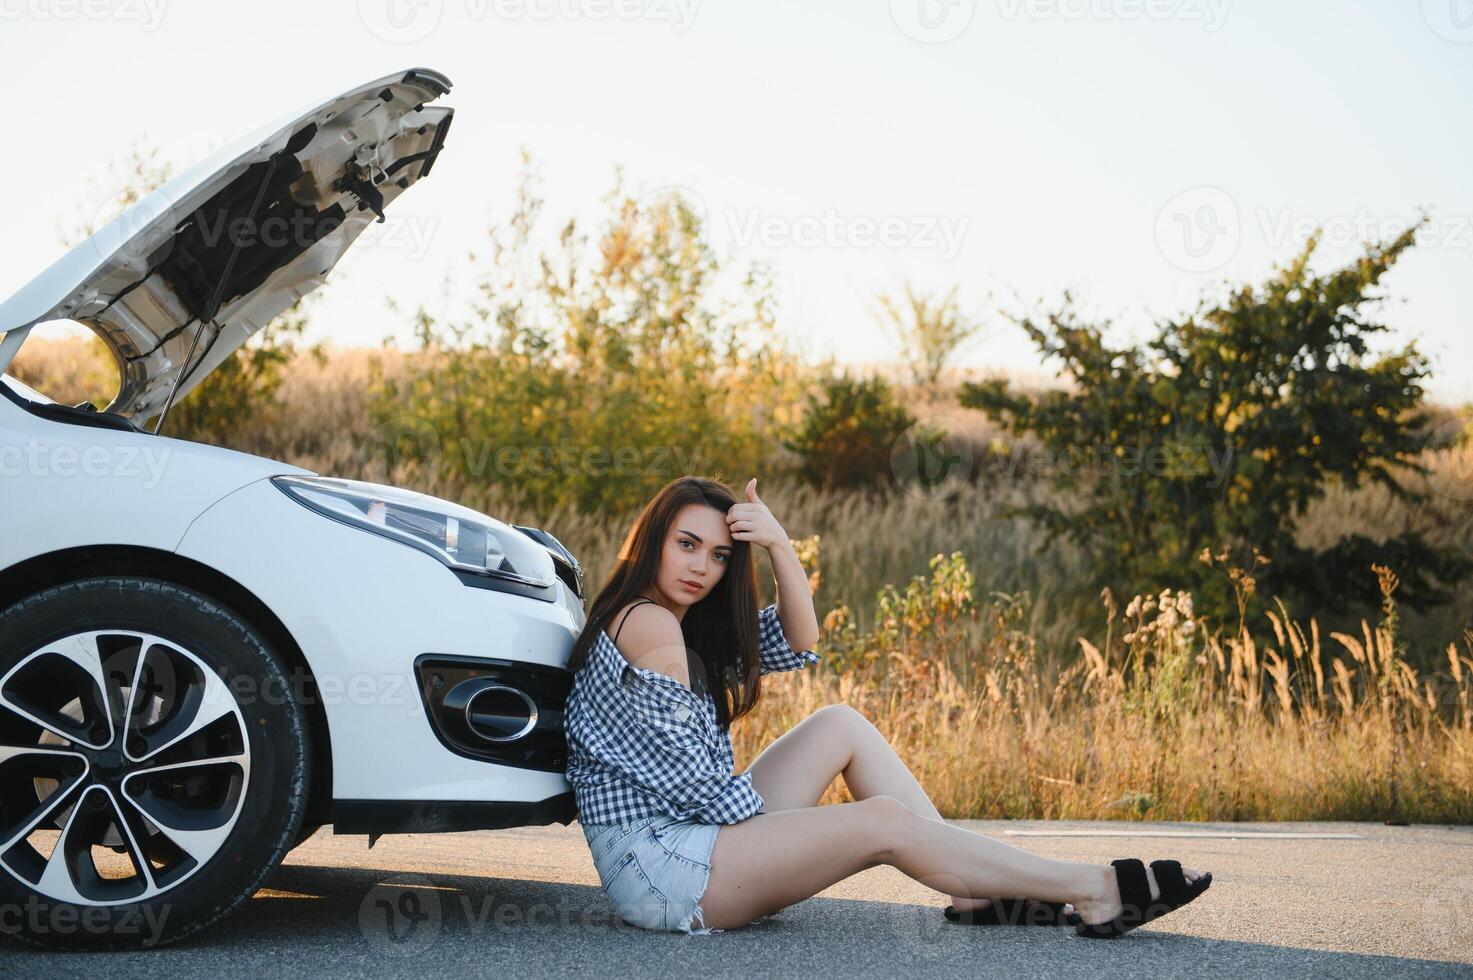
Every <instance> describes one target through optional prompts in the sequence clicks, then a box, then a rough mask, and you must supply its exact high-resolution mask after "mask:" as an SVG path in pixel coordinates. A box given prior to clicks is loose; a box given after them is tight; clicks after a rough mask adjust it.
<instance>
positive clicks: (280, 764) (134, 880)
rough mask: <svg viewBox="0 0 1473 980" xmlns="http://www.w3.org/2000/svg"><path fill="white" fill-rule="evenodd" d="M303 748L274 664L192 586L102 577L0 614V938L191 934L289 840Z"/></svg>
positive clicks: (78, 941)
mask: <svg viewBox="0 0 1473 980" xmlns="http://www.w3.org/2000/svg"><path fill="white" fill-rule="evenodd" d="M310 758H311V753H310V745H309V735H308V728H307V724H306V720H305V718H304V713H303V710H302V707H301V705H300V703H299V702H298V700H297V698H296V697H295V696H294V694H293V688H292V686H291V684H290V683H289V680H288V674H287V670H286V668H285V666H284V664H283V662H282V660H281V659H280V657H279V656H278V655H277V654H276V653H275V652H274V651H273V650H272V648H271V646H270V644H269V643H267V641H266V640H265V639H264V638H263V637H262V635H261V634H260V633H259V632H257V631H256V630H255V629H254V628H253V627H252V626H251V625H250V624H249V623H248V622H247V621H246V620H244V619H243V618H242V617H241V616H240V615H238V614H237V613H235V612H234V611H233V610H231V609H230V608H228V607H227V606H225V605H224V604H222V603H220V602H218V601H216V600H214V599H211V598H210V597H208V596H205V595H202V594H201V593H199V592H196V591H193V590H191V589H188V588H184V587H182V586H179V585H176V584H173V583H170V582H165V581H159V580H156V579H149V578H137V577H130V576H108V577H104V578H91V579H86V580H81V581H75V582H71V583H68V584H65V585H59V586H56V587H54V588H50V589H47V590H45V591H44V592H41V593H39V594H37V595H33V596H31V597H30V598H28V599H25V600H23V601H21V602H19V603H16V604H15V605H13V606H11V607H10V608H8V609H6V610H4V611H3V612H0V934H3V935H8V936H11V937H13V938H15V939H18V940H20V941H22V942H25V943H30V944H34V945H39V946H48V947H56V948H68V949H136V948H150V947H154V946H161V945H165V944H168V943H172V942H175V941H177V940H179V939H182V938H184V937H186V936H189V935H192V934H194V933H197V932H199V931H200V930H202V929H204V928H206V927H207V926H209V925H211V924H212V923H214V922H215V921H217V920H218V919H220V918H221V917H222V916H224V915H225V914H226V913H228V912H230V911H231V910H232V909H234V908H235V907H236V906H238V905H240V904H241V903H242V902H243V901H244V900H245V899H246V898H248V897H249V896H250V895H251V894H253V893H254V892H255V891H256V889H257V888H258V887H259V886H260V884H261V882H262V880H263V879H264V878H265V877H266V875H268V874H269V873H270V872H271V871H272V870H273V869H274V868H276V866H277V865H278V864H279V863H280V862H281V859H282V857H283V856H284V855H285V854H286V852H287V850H288V849H289V846H290V845H291V844H292V843H293V842H294V841H296V840H297V839H298V833H299V831H300V830H301V827H302V820H303V814H304V812H305V811H306V806H307V800H308V790H309V787H310V785H311V779H310V776H311V773H310V771H309V766H310V761H309V760H310ZM48 843H49V845H50V849H49V851H48V850H47V845H48ZM140 863H141V864H142V866H140Z"/></svg>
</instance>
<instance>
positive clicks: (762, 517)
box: [726, 476, 791, 551]
mask: <svg viewBox="0 0 1473 980" xmlns="http://www.w3.org/2000/svg"><path fill="white" fill-rule="evenodd" d="M726 524H727V527H728V528H730V530H731V536H732V537H733V538H735V539H736V540H738V541H750V542H752V543H753V544H760V545H761V546H762V547H764V548H766V549H768V550H769V551H771V550H772V549H773V548H775V547H779V546H782V545H791V542H790V541H789V540H788V532H787V531H784V530H783V528H782V525H781V524H779V523H778V522H777V518H776V517H773V516H772V511H770V510H768V509H767V505H766V504H764V503H763V502H762V499H761V498H760V497H758V496H757V478H756V477H755V476H754V477H752V479H751V480H749V481H748V482H747V500H746V502H745V503H736V504H732V505H731V509H730V510H728V511H727V512H726Z"/></svg>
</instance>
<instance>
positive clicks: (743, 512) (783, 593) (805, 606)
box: [726, 476, 818, 650]
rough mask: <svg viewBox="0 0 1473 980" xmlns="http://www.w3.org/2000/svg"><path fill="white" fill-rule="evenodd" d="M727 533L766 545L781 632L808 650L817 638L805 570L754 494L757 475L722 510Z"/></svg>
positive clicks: (796, 648) (802, 648)
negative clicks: (742, 495)
mask: <svg viewBox="0 0 1473 980" xmlns="http://www.w3.org/2000/svg"><path fill="white" fill-rule="evenodd" d="M726 522H727V525H728V526H729V527H730V528H731V536H732V537H733V538H735V539H737V540H739V541H750V542H752V543H753V544H759V545H761V546H762V547H764V548H766V549H767V556H768V558H769V559H771V561H772V577H773V580H774V581H775V582H776V584H777V615H778V618H779V619H780V620H781V621H782V626H783V635H784V636H785V637H786V638H787V641H788V644H789V645H790V646H792V648H793V649H794V650H811V649H813V646H814V644H816V643H817V642H818V614H817V613H816V612H814V609H813V596H812V594H810V593H809V591H808V573H807V572H805V571H803V563H802V562H800V561H798V553H797V552H796V551H795V550H793V542H792V541H790V540H788V532H787V531H784V530H783V528H782V525H781V524H779V523H778V522H777V518H775V517H773V516H772V511H770V510H768V508H767V505H766V504H764V503H763V502H762V500H761V499H760V498H759V497H758V496H757V478H756V477H755V476H754V477H752V479H751V480H750V481H748V483H747V502H746V503H738V504H733V505H732V507H731V510H729V511H728V512H727V514H726Z"/></svg>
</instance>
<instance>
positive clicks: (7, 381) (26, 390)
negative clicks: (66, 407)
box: [0, 374, 56, 405]
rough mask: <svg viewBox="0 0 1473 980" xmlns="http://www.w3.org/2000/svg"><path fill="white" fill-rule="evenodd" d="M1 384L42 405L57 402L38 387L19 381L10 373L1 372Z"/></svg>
mask: <svg viewBox="0 0 1473 980" xmlns="http://www.w3.org/2000/svg"><path fill="white" fill-rule="evenodd" d="M0 384H4V385H5V386H6V387H8V388H9V389H10V390H11V391H14V392H15V393H16V394H17V395H20V396H21V397H22V398H24V399H27V400H28V401H33V402H39V403H40V404H42V405H55V404H56V402H54V401H52V400H51V399H50V398H47V397H46V396H45V395H43V394H41V393H40V392H39V391H37V390H36V389H34V388H31V387H29V386H27V385H23V384H21V383H20V382H19V381H17V380H15V379H14V378H12V377H11V376H10V375H8V374H0Z"/></svg>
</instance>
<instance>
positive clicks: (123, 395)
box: [0, 68, 454, 421]
mask: <svg viewBox="0 0 1473 980" xmlns="http://www.w3.org/2000/svg"><path fill="white" fill-rule="evenodd" d="M449 90H450V80H449V79H447V78H445V77H444V76H443V75H440V74H438V73H437V72H433V71H429V70H426V69H422V68H416V69H412V70H409V71H405V72H400V73H398V74H395V75H391V76H389V77H387V78H381V79H378V80H377V81H373V82H368V83H367V84H364V85H361V86H359V87H357V88H355V89H353V90H351V91H349V92H345V93H343V94H341V95H338V96H336V97H335V98H332V99H329V100H327V101H325V102H320V103H314V104H312V105H311V106H309V107H308V108H306V109H303V110H300V111H298V112H294V113H291V114H290V115H288V116H286V117H284V118H282V119H280V120H277V121H276V122H273V123H271V124H270V125H267V126H264V127H262V128H261V129H259V130H257V131H256V132H254V133H252V134H250V135H249V136H247V137H245V138H243V139H241V140H240V141H238V142H236V143H234V144H232V145H230V146H228V147H226V148H225V149H223V150H220V151H219V152H218V153H216V154H214V155H213V156H211V157H210V158H209V159H206V160H204V161H202V162H201V163H199V164H197V165H195V166H194V167H192V168H191V169H189V170H187V171H185V172H184V173H182V174H180V175H179V176H178V177H175V178H174V179H172V180H170V181H169V182H168V183H166V184H165V185H164V186H162V187H160V188H159V189H158V190H157V191H155V192H153V193H152V194H150V195H148V196H147V197H145V198H143V199H142V200H140V201H139V202H138V203H136V204H134V205H133V206H132V207H130V208H129V209H128V210H127V211H125V212H123V214H121V215H120V216H119V217H118V218H117V219H115V220H114V221H112V222H111V223H109V224H108V225H106V226H104V227H103V228H102V229H100V230H99V231H97V232H96V233H95V234H94V235H92V237H90V238H88V239H87V240H86V241H84V242H82V243H81V244H79V245H77V246H76V247H75V248H73V249H72V250H71V251H69V252H68V253H67V254H66V255H64V256H62V257H61V259H60V260H58V261H57V262H56V263H55V264H54V265H52V266H51V267H50V268H49V269H47V270H46V271H45V272H43V273H41V274H40V275H39V276H37V277H36V278H35V279H33V280H31V281H30V282H29V283H27V284H26V285H25V286H24V287H22V288H21V289H20V290H19V291H18V292H16V293H15V294H14V295H13V296H11V297H10V298H9V299H7V300H5V302H4V303H0V331H4V332H5V336H4V339H3V340H0V371H3V370H4V369H5V367H7V366H8V364H9V362H10V360H11V358H12V357H13V356H14V354H15V351H16V350H17V349H19V346H20V344H21V342H22V341H23V340H24V338H25V335H26V333H27V332H28V331H29V330H30V328H31V327H32V326H34V325H35V324H37V323H43V322H46V321H48V320H60V319H70V320H75V321H77V322H79V323H84V324H86V325H87V326H89V327H91V328H92V329H93V330H94V331H96V333H97V335H98V336H99V337H101V338H102V339H103V341H104V342H105V343H106V344H107V346H108V347H109V348H110V349H111V350H112V352H113V355H114V356H115V358H116V359H117V362H118V368H119V371H120V372H121V374H122V383H121V385H120V388H119V391H118V396H117V398H116V399H115V400H114V401H113V403H112V404H111V405H109V406H108V408H107V410H108V411H111V412H116V413H118V414H121V415H125V416H129V417H131V418H133V419H134V420H135V421H142V420H143V419H147V418H151V417H153V416H155V415H157V414H158V413H159V412H160V411H161V410H163V408H164V406H165V403H166V402H167V401H168V400H169V398H170V392H171V389H173V388H174V386H175V382H176V381H177V382H178V388H177V391H176V392H174V394H173V397H174V398H175V400H177V399H179V398H182V397H183V396H184V395H185V394H187V393H188V392H189V391H190V389H192V388H193V387H194V386H195V385H198V384H199V383H200V381H201V380H202V379H203V378H204V377H205V376H206V375H207V374H209V373H210V372H211V371H212V370H214V369H215V368H216V367H218V366H219V365H220V364H221V363H222V362H223V361H224V360H225V359H226V358H228V357H229V356H230V355H231V354H232V353H233V352H234V351H235V350H236V349H237V348H238V347H240V345H242V344H244V343H245V342H246V341H247V340H248V339H249V338H250V337H251V335H252V334H254V333H256V332H257V331H259V330H260V329H262V328H263V327H265V326H266V325H267V324H268V323H270V322H271V320H272V319H273V318H274V317H276V316H277V315H278V314H280V313H281V312H282V311H284V310H286V309H287V308H289V307H290V306H291V305H292V304H293V303H295V302H296V301H297V300H299V299H301V298H302V297H303V296H305V295H307V294H308V293H310V292H311V291H312V290H314V289H316V288H317V286H318V285H320V284H321V283H322V281H323V279H324V278H326V276H327V273H328V271H329V270H331V269H332V267H333V266H335V265H336V264H337V262H338V260H339V259H340V258H342V256H343V253H344V252H346V251H347V249H348V246H349V245H351V244H352V243H353V241H354V239H356V238H357V237H358V235H359V234H360V233H362V231H363V229H364V228H366V227H367V226H368V224H369V222H371V221H375V220H381V218H382V215H383V212H384V209H385V208H386V207H388V206H389V205H390V204H391V203H393V201H394V200H395V199H396V198H397V197H398V196H399V195H400V194H401V193H403V191H404V189H405V188H407V187H408V186H409V185H410V184H412V183H414V182H415V181H417V180H419V179H420V178H421V177H424V176H426V175H428V174H429V172H430V168H431V167H433V166H434V163H435V159H436V157H437V155H438V154H439V152H440V150H441V148H442V147H443V146H444V143H445V134H446V133H447V132H448V130H449V128H450V121H451V117H452V114H453V111H454V110H452V109H450V108H447V107H430V106H428V105H426V103H429V102H432V101H434V100H435V99H437V98H439V97H440V96H441V95H444V94H445V93H446V92H448V91H449ZM191 350H192V351H193V353H192V355H191Z"/></svg>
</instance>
